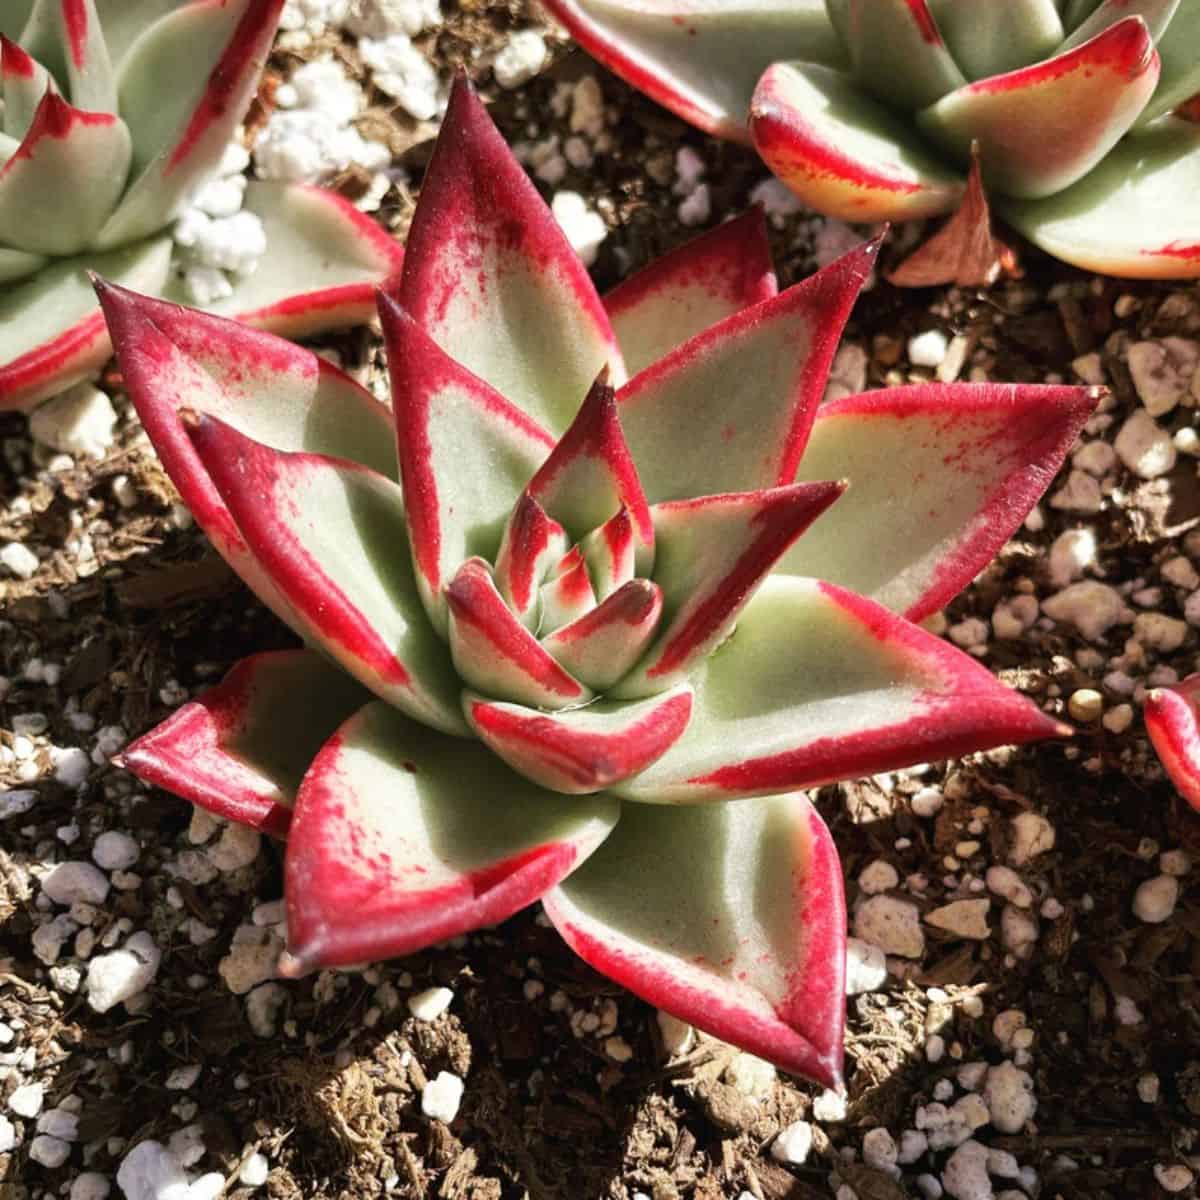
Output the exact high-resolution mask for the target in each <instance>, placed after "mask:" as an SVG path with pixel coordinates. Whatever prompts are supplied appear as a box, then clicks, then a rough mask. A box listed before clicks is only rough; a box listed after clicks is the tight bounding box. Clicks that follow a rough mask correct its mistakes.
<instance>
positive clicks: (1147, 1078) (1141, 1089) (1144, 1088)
mask: <svg viewBox="0 0 1200 1200" xmlns="http://www.w3.org/2000/svg"><path fill="white" fill-rule="evenodd" d="M1161 1086H1162V1084H1161V1083H1160V1082H1159V1078H1158V1076H1157V1075H1155V1074H1154V1073H1153V1072H1151V1071H1147V1072H1146V1073H1145V1074H1144V1075H1139V1076H1138V1081H1137V1094H1138V1099H1139V1100H1140V1101H1141V1102H1142V1103H1143V1104H1157V1103H1158V1093H1159V1089H1160V1088H1161Z"/></svg>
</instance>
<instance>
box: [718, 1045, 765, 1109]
mask: <svg viewBox="0 0 1200 1200" xmlns="http://www.w3.org/2000/svg"><path fill="white" fill-rule="evenodd" d="M725 1082H726V1083H728V1084H730V1086H732V1087H735V1088H737V1090H738V1091H739V1092H741V1093H742V1095H743V1096H753V1097H754V1098H755V1099H759V1100H761V1099H764V1098H765V1097H767V1096H769V1095H770V1094H771V1089H772V1088H773V1087H774V1086H775V1068H774V1067H773V1066H772V1065H771V1064H770V1063H769V1062H767V1060H766V1059H764V1058H758V1057H757V1056H755V1055H753V1054H747V1053H746V1052H745V1051H742V1052H741V1053H739V1054H735V1055H734V1057H733V1059H732V1060H731V1061H730V1063H729V1065H728V1066H727V1067H726V1068H725Z"/></svg>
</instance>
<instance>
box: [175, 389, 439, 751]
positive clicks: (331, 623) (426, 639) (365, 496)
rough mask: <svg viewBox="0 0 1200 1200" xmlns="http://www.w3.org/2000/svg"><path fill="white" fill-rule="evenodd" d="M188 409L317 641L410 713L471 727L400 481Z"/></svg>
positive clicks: (207, 458) (252, 546) (248, 532)
mask: <svg viewBox="0 0 1200 1200" xmlns="http://www.w3.org/2000/svg"><path fill="white" fill-rule="evenodd" d="M180 417H181V419H182V421H183V423H184V427H185V429H186V430H187V433H188V436H189V437H190V438H191V441H192V446H193V447H194V448H195V450H196V453H197V454H198V455H199V458H200V461H201V463H203V465H204V468H205V469H206V471H207V472H208V475H209V478H210V479H211V480H212V483H213V485H214V486H215V487H216V490H217V492H218V493H219V494H220V496H221V499H223V500H224V501H225V505H226V507H227V509H228V511H229V514H230V515H231V516H232V518H233V520H234V521H235V522H236V524H237V528H238V531H239V532H240V533H241V535H242V538H243V539H244V541H245V543H246V546H247V548H248V549H249V551H250V553H251V554H252V555H253V556H254V559H255V561H256V563H257V564H258V566H259V567H260V568H261V570H262V572H263V573H264V574H265V575H266V577H267V579H268V580H269V581H270V583H271V584H273V585H274V588H275V589H276V590H277V591H278V592H279V593H280V594H281V595H282V596H283V597H284V598H285V600H286V602H287V604H288V605H289V607H290V609H291V610H292V612H293V613H294V614H295V616H296V618H297V619H298V624H299V626H300V628H301V630H302V632H303V633H304V634H305V635H306V637H307V638H308V639H309V640H310V641H312V642H314V643H315V644H316V645H317V646H318V647H320V648H321V649H322V650H324V651H325V652H326V653H327V654H329V655H331V656H332V657H333V658H334V659H336V660H337V661H338V662H339V663H341V665H342V666H343V667H344V668H345V669H346V670H347V671H349V672H350V673H351V674H352V675H353V676H354V677H355V678H356V679H358V680H359V681H360V682H361V683H362V684H363V685H364V686H365V687H368V688H370V689H371V691H373V692H374V693H375V694H376V695H377V696H380V697H382V698H383V699H385V700H387V701H388V702H389V703H390V704H394V705H395V706H396V707H397V708H399V709H401V710H402V711H403V712H406V713H409V714H410V715H412V716H414V717H415V718H416V719H417V720H419V721H424V722H425V723H426V724H427V725H432V726H433V727H434V728H435V729H441V730H445V731H447V732H450V733H461V732H463V721H462V717H461V715H460V713H459V711H458V684H457V680H456V679H455V675H454V670H453V668H452V667H451V665H450V661H449V655H447V653H446V649H445V646H444V645H443V643H442V642H441V641H440V640H439V639H438V638H437V637H436V635H435V634H434V633H433V631H432V629H431V628H430V627H429V622H428V620H427V619H426V616H425V611H424V609H423V608H422V606H421V601H420V597H419V596H418V595H417V586H416V582H415V580H414V579H413V574H412V566H411V563H410V562H409V556H408V548H407V547H406V546H405V545H404V541H405V535H404V505H403V501H402V499H401V493H400V487H399V485H398V484H395V483H393V482H392V481H391V480H390V479H388V478H386V477H385V476H383V475H378V474H376V473H375V472H374V471H372V470H370V469H369V468H368V467H363V466H360V465H359V464H357V463H352V462H348V461H346V460H344V459H334V458H328V457H326V456H324V455H319V454H304V453H287V452H282V451H278V450H274V449H272V448H271V447H270V446H266V445H263V443H261V442H256V441H254V440H253V439H251V438H248V437H246V436H245V435H244V434H242V433H239V432H238V431H237V430H236V429H234V427H233V426H232V425H227V424H226V423H225V422H224V421H221V420H218V419H217V418H216V417H212V416H207V415H202V414H200V413H197V412H195V411H194V410H191V409H184V410H182V411H181V413H180Z"/></svg>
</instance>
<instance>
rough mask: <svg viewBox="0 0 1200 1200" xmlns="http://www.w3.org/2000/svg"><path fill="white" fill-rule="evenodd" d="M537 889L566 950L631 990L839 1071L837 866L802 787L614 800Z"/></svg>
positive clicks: (798, 1066) (786, 1065)
mask: <svg viewBox="0 0 1200 1200" xmlns="http://www.w3.org/2000/svg"><path fill="white" fill-rule="evenodd" d="M544 903H545V906H546V912H547V913H548V914H549V916H550V919H551V920H552V921H553V922H554V925H555V927H556V928H557V929H558V931H559V933H561V934H562V935H563V937H564V938H565V939H566V941H567V944H568V945H570V947H571V948H572V949H573V950H574V951H575V952H576V953H577V954H579V955H580V956H581V957H582V958H584V959H585V960H586V961H587V962H588V963H589V964H590V965H591V966H593V967H594V968H595V969H596V970H597V971H600V972H601V973H602V974H604V975H607V976H608V977H609V978H610V979H614V980H616V981H617V982H618V983H619V984H621V985H622V986H623V987H627V988H628V989H629V990H630V991H631V992H633V993H635V994H636V995H638V996H641V997H642V998H643V999H644V1000H648V1001H649V1002H650V1003H651V1004H655V1005H657V1006H658V1007H659V1008H664V1009H666V1010H667V1011H668V1012H670V1013H673V1014H674V1015H675V1016H677V1017H680V1018H681V1019H683V1020H685V1021H689V1022H691V1023H692V1024H694V1025H697V1026H699V1028H701V1029H703V1030H704V1031H705V1032H707V1033H711V1034H713V1035H714V1036H716V1037H719V1038H721V1039H723V1040H724V1041H727V1042H732V1043H733V1044H734V1045H735V1046H740V1047H741V1048H742V1049H744V1050H748V1051H750V1052H751V1053H752V1054H757V1055H759V1056H760V1057H762V1058H766V1059H768V1060H770V1061H771V1062H773V1063H775V1064H777V1065H778V1066H780V1067H782V1068H783V1069H784V1070H786V1071H791V1072H793V1073H795V1074H798V1075H805V1076H808V1077H809V1078H811V1079H815V1080H817V1081H818V1082H819V1083H821V1084H824V1085H825V1086H826V1087H837V1086H839V1085H840V1084H841V1079H842V1030H843V1023H844V1020H845V994H844V986H845V985H844V979H845V959H846V909H845V897H844V895H843V890H842V871H841V867H840V865H839V863H838V856H837V851H836V850H835V848H834V846H833V840H832V839H831V838H830V836H829V831H828V830H827V829H826V828H825V825H824V823H823V822H822V821H821V818H820V817H819V816H818V814H817V812H816V810H815V809H814V808H813V807H812V805H811V804H810V803H809V802H808V800H807V798H806V797H804V796H803V795H800V794H799V793H795V794H792V795H786V796H772V797H770V798H768V799H765V800H746V801H743V802H741V803H739V804H715V805H712V806H708V807H697V808H690V809H686V810H678V809H676V810H667V809H656V808H652V807H650V806H648V805H626V806H625V809H624V811H623V812H622V814H621V822H620V824H619V825H618V826H617V828H616V830H615V831H614V832H613V834H612V836H611V837H610V839H609V841H608V842H607V843H605V845H603V846H602V847H601V848H600V850H599V851H597V853H596V854H594V855H593V856H592V858H590V859H589V860H588V862H587V863H585V864H584V865H583V867H582V868H580V870H578V871H576V872H575V873H574V874H573V875H572V876H571V877H570V878H569V879H568V880H567V881H566V882H565V883H563V884H561V885H560V886H559V887H558V888H556V889H555V890H554V891H553V892H551V893H550V894H549V895H548V896H547V897H546V898H545V900H544Z"/></svg>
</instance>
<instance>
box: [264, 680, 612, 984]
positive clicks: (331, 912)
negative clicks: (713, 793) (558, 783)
mask: <svg viewBox="0 0 1200 1200" xmlns="http://www.w3.org/2000/svg"><path fill="white" fill-rule="evenodd" d="M617 813H618V805H617V803H616V802H615V801H614V800H613V799H612V798H611V797H608V796H592V797H586V798H584V797H580V798H572V799H568V798H566V797H563V796H558V795H555V794H553V793H551V792H547V791H544V790H543V789H542V788H540V787H538V786H537V785H536V784H533V783H530V782H529V781H528V780H526V779H522V778H521V777H520V776H519V775H516V774H513V773H512V772H510V771H509V770H508V768H507V767H505V766H503V765H502V764H500V763H498V762H497V761H496V757H495V755H494V754H492V753H491V751H490V750H488V749H487V748H486V747H485V746H483V745H481V744H479V743H478V742H463V741H461V740H459V739H456V738H448V737H445V736H443V735H441V734H437V733H433V732H431V731H430V730H429V729H427V728H425V727H424V726H422V725H418V724H415V723H413V722H412V721H409V720H407V719H406V718H405V717H403V716H402V715H401V714H400V713H398V712H396V711H395V710H393V709H390V708H388V707H387V705H384V704H372V705H369V706H368V707H367V708H365V709H363V711H362V712H360V713H359V714H358V715H357V716H355V717H352V718H351V719H350V720H349V721H348V722H347V723H346V724H345V725H344V726H342V728H341V729H340V730H339V731H338V733H337V734H335V735H334V736H333V737H332V738H331V739H330V740H329V742H328V743H327V744H326V746H325V749H324V750H322V751H321V753H320V755H319V756H318V758H317V760H316V762H314V763H313V765H312V768H311V769H310V770H309V772H308V775H307V776H306V777H305V779H304V783H303V785H302V786H301V788H300V794H299V796H298V797H297V801H296V809H295V814H294V817H293V820H292V827H291V832H290V835H289V838H288V846H287V861H286V864H285V881H286V892H287V901H288V958H287V959H286V963H285V965H286V969H287V973H289V974H299V973H300V972H302V971H305V970H309V969H312V968H314V967H318V966H337V965H343V964H346V963H353V962H363V961H366V960H370V959H378V958H387V957H392V956H395V955H401V954H411V953H412V952H413V951H416V950H420V949H422V948H423V947H425V946H427V945H429V944H430V943H431V942H438V941H442V940H444V939H446V938H450V937H455V936H457V935H458V934H462V933H469V932H470V931H471V930H473V929H478V928H479V927H480V926H484V925H494V924H496V923H497V922H499V921H503V920H504V919H505V918H506V917H509V916H511V915H512V914H513V913H514V912H516V911H517V910H518V909H520V908H524V907H525V905H527V904H532V903H533V902H534V901H535V900H538V899H539V898H540V897H541V896H542V895H544V894H545V892H546V891H547V890H549V889H550V888H551V887H553V886H554V885H555V884H556V883H558V882H559V881H560V880H561V879H562V878H563V877H564V876H565V875H567V874H568V873H569V872H571V871H572V870H573V869H575V868H576V867H577V866H578V865H579V864H580V863H581V862H583V860H584V859H586V858H587V856H588V855H589V854H591V853H592V851H594V850H595V849H596V847H597V846H598V845H599V844H600V843H601V842H602V841H603V840H604V838H605V837H606V836H607V834H608V833H609V831H610V830H611V829H612V827H613V825H614V824H615V822H616V819H617Z"/></svg>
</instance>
